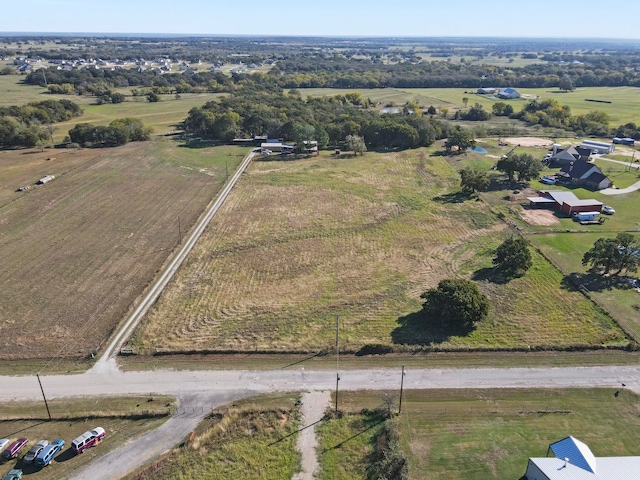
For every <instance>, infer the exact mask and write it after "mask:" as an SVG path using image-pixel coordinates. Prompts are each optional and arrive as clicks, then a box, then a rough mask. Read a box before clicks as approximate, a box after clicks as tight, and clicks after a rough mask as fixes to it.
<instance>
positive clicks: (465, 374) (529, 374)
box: [0, 365, 640, 401]
mask: <svg viewBox="0 0 640 480" xmlns="http://www.w3.org/2000/svg"><path fill="white" fill-rule="evenodd" d="M407 372H408V373H407V376H406V377H405V382H404V385H405V388H418V389H425V388H484V387H498V388H501V387H515V388H518V387H520V388H522V387H594V386H599V387H604V386H606V387H616V386H619V385H620V384H621V383H626V384H627V386H628V387H629V388H632V389H635V390H636V391H638V392H640V365H639V366H600V367H563V368H477V369H475V368H463V369H446V368H445V369H442V368H440V369H409V370H407ZM40 378H41V380H42V385H43V387H44V390H45V392H46V394H47V397H50V398H58V397H79V396H106V395H131V394H142V395H144V394H149V393H155V394H168V395H176V396H183V395H186V394H203V395H214V396H215V395H216V394H228V393H235V392H246V391H251V392H254V393H260V392H274V391H279V392H285V391H306V390H334V389H335V380H336V378H335V371H329V370H326V371H325V370H313V371H307V370H304V369H302V368H301V369H299V370H286V371H282V370H277V371H273V370H272V371H249V370H232V371H226V372H225V371H169V370H154V371H144V372H120V371H117V370H114V369H109V370H108V371H103V372H94V371H89V372H87V373H84V374H81V375H48V376H43V377H40ZM399 383H400V371H399V370H388V369H377V370H346V371H343V372H341V374H340V389H341V390H356V389H363V388H364V389H366V388H370V389H385V388H397V387H399ZM0 385H2V389H0V401H7V400H37V399H40V398H42V394H41V393H40V389H39V387H38V382H37V380H36V377H35V376H16V377H12V376H0Z"/></svg>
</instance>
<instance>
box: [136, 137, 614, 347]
mask: <svg viewBox="0 0 640 480" xmlns="http://www.w3.org/2000/svg"><path fill="white" fill-rule="evenodd" d="M436 148H437V147H436ZM433 152H434V150H433V149H432V150H424V149H420V150H413V151H406V152H398V153H389V154H379V153H368V154H366V155H364V156H358V157H352V158H333V157H332V156H330V155H328V154H323V155H321V156H320V157H313V158H308V159H300V160H296V161H287V162H281V161H261V162H255V163H254V164H253V165H252V167H251V168H250V170H249V171H248V173H247V175H245V176H244V177H243V179H242V180H241V181H240V182H239V184H238V185H237V187H236V188H235V189H234V191H233V192H232V194H231V196H230V197H229V200H228V203H227V205H226V206H225V207H224V208H223V209H222V210H221V212H220V214H219V215H218V216H217V217H216V218H215V219H214V220H213V222H212V224H211V227H210V229H209V231H208V232H207V233H206V234H205V235H204V236H203V237H202V239H201V240H200V242H199V244H198V246H197V247H196V249H195V250H194V253H193V255H192V256H191V257H190V259H189V260H188V261H187V263H186V264H185V265H184V266H183V268H182V269H181V271H180V272H179V273H178V275H177V276H176V277H175V279H174V280H173V281H172V283H171V284H170V285H169V287H168V288H167V290H166V291H165V294H164V295H163V297H162V299H161V300H160V301H159V302H158V303H157V304H156V305H155V306H154V307H153V309H152V310H151V312H150V313H149V315H148V318H147V319H146V320H145V321H144V322H143V323H142V324H141V326H140V327H139V328H138V330H137V332H136V334H135V336H134V339H133V344H134V345H135V346H136V347H138V348H139V351H140V352H153V351H154V349H155V348H162V349H168V350H169V351H175V352H179V351H185V350H189V351H191V350H196V351H197V350H200V351H202V350H207V351H211V350H213V351H216V350H218V351H219V350H236V351H256V350H257V351H280V352H291V351H294V352H296V351H297V352H300V351H309V352H314V351H318V350H320V349H323V348H330V347H329V346H330V345H331V344H332V342H333V329H332V328H330V326H331V325H332V322H333V321H334V319H335V315H336V314H339V315H340V320H341V322H342V323H341V334H342V341H341V344H342V346H343V348H344V350H346V351H357V350H359V349H360V348H362V347H363V346H364V345H366V344H369V343H383V344H387V345H393V346H395V347H396V348H397V349H401V350H402V349H407V350H409V351H411V350H415V349H420V348H422V346H424V345H428V346H434V347H436V348H451V349H467V348H509V347H514V346H517V347H522V348H527V347H528V346H530V345H540V346H549V345H563V346H569V345H575V344H592V345H603V344H604V345H621V344H624V343H625V340H624V338H623V336H622V335H621V332H620V331H619V330H618V329H617V327H616V326H615V325H614V324H613V323H612V321H611V320H610V319H609V318H608V317H607V316H606V314H604V313H603V312H602V311H601V310H600V309H599V308H598V307H597V306H595V305H594V304H593V303H592V302H590V301H589V300H587V299H586V298H585V297H584V296H582V295H580V294H579V293H577V292H573V291H569V290H567V289H565V288H562V279H563V276H562V274H561V273H560V272H558V271H557V270H556V269H555V268H553V266H552V265H551V264H549V263H548V262H547V261H545V260H544V259H543V258H542V257H541V256H539V255H535V256H534V266H533V268H532V269H531V270H530V271H529V272H528V273H527V275H525V276H523V277H521V278H517V279H514V280H512V281H510V282H507V283H503V282H500V281H494V279H493V277H492V272H491V268H490V267H491V259H492V256H493V250H494V248H496V247H497V246H498V245H499V244H500V242H501V241H502V240H503V239H504V238H505V236H506V235H508V234H509V233H508V232H506V231H505V224H504V222H502V221H501V220H499V219H498V218H497V216H495V215H494V214H493V213H492V212H491V211H490V210H489V207H488V206H487V205H486V204H485V203H483V202H477V201H475V200H473V199H467V200H465V199H464V198H460V197H459V196H458V195H457V193H456V192H458V190H459V187H458V177H457V173H456V168H458V166H457V165H452V164H451V163H450V161H449V160H448V159H445V158H443V157H440V156H437V155H435V154H434V153H433ZM474 158H477V159H478V161H482V162H485V161H486V159H485V157H483V156H481V155H477V154H469V155H467V156H466V157H464V160H455V161H454V162H453V163H454V164H455V163H456V162H458V161H461V162H472V161H473V159H474ZM455 276H462V277H467V278H476V279H477V280H478V281H479V282H480V286H481V289H482V290H483V291H484V292H485V293H486V294H487V295H488V296H489V298H490V300H491V303H492V309H491V312H490V315H489V318H488V319H487V320H486V321H485V322H483V323H481V324H480V325H479V326H478V328H477V329H476V330H475V331H474V332H472V333H470V334H468V335H459V334H456V333H455V332H449V333H446V332H435V331H433V330H432V329H429V328H427V327H426V326H425V324H424V321H423V319H422V317H421V315H420V314H419V313H418V312H419V311H420V307H421V302H420V299H419V295H420V293H422V292H423V291H424V290H425V289H426V288H428V287H431V286H435V285H436V284H437V282H438V281H439V280H441V279H442V278H447V277H455ZM541 312H544V315H541Z"/></svg>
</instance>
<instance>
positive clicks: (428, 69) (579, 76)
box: [25, 54, 640, 95]
mask: <svg viewBox="0 0 640 480" xmlns="http://www.w3.org/2000/svg"><path fill="white" fill-rule="evenodd" d="M243 60H245V61H246V59H243ZM45 72H46V81H45V75H44V74H43V72H42V71H41V70H37V71H34V72H32V73H30V74H29V75H27V77H26V80H25V81H26V82H27V83H29V84H32V85H40V86H42V87H45V86H49V89H50V90H51V91H52V92H53V93H62V92H61V91H60V89H63V90H64V91H65V92H66V93H68V91H69V89H70V88H71V87H72V88H73V90H74V91H75V92H76V93H80V94H89V95H101V94H104V92H105V91H106V90H109V89H113V88H119V87H149V88H151V87H154V88H164V89H166V90H167V92H171V93H189V92H229V91H232V90H233V89H234V88H235V87H237V86H238V85H241V84H242V83H243V81H244V80H245V79H246V78H248V77H251V78H252V80H253V81H254V82H259V83H261V84H263V85H271V86H273V87H278V88H283V89H291V88H353V89H355V88H472V89H475V88H478V87H483V86H493V87H519V88H557V87H558V86H559V85H561V83H562V82H563V81H568V82H570V84H571V85H572V86H573V87H595V86H607V87H616V86H636V87H640V58H639V59H638V60H637V66H636V63H633V64H632V65H630V64H629V62H626V63H625V62H620V61H618V62H616V61H613V60H611V61H609V58H608V57H607V61H605V60H598V61H597V62H594V63H593V64H586V63H584V64H583V63H580V64H555V63H554V64H532V65H527V66H525V67H510V68H507V67H500V66H494V65H485V64H482V65H476V64H471V63H469V62H461V63H456V62H448V61H442V60H434V61H431V62H425V61H421V60H419V59H417V60H416V62H415V63H414V62H403V63H397V64H385V63H383V62H382V61H380V60H379V59H377V58H376V57H375V56H372V57H371V58H368V59H358V58H355V59H354V58H347V57H345V56H343V55H338V54H323V55H290V56H288V57H287V58H284V59H281V60H279V61H278V62H277V63H276V65H275V66H274V67H273V68H272V69H271V70H270V71H269V73H267V74H262V73H256V72H253V73H240V74H235V75H233V76H232V77H228V76H226V75H224V74H223V73H221V72H196V73H191V74H186V73H166V74H160V73H157V72H154V71H150V70H145V71H138V70H136V69H118V70H110V69H95V68H84V69H80V70H57V69H55V68H48V69H46V70H45Z"/></svg>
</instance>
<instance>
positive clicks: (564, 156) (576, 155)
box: [549, 145, 591, 167]
mask: <svg viewBox="0 0 640 480" xmlns="http://www.w3.org/2000/svg"><path fill="white" fill-rule="evenodd" d="M590 156H591V149H588V148H582V147H574V146H573V145H572V146H570V147H567V148H563V149H561V150H557V149H555V148H554V152H553V155H552V156H551V158H549V166H551V167H553V166H563V165H569V164H571V163H572V162H575V161H576V160H584V161H588V160H589V157H590Z"/></svg>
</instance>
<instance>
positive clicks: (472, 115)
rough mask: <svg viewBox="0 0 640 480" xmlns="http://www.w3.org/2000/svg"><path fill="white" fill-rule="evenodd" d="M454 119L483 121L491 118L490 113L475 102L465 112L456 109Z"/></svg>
mask: <svg viewBox="0 0 640 480" xmlns="http://www.w3.org/2000/svg"><path fill="white" fill-rule="evenodd" d="M455 118H456V119H462V120H467V121H471V122H484V121H486V120H489V118H491V114H490V113H489V112H487V111H486V110H485V109H484V107H483V106H482V105H480V104H479V103H476V104H475V105H474V106H473V107H471V108H470V109H469V110H467V111H466V112H463V111H461V110H458V111H457V112H456V116H455Z"/></svg>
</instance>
